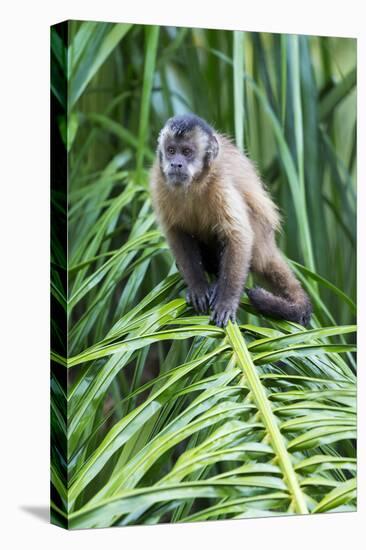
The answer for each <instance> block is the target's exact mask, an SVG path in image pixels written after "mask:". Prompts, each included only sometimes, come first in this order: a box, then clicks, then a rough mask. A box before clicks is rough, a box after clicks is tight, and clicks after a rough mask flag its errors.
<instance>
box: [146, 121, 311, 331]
mask: <svg viewBox="0 0 366 550" xmlns="http://www.w3.org/2000/svg"><path fill="white" fill-rule="evenodd" d="M173 120H174V119H173ZM199 120H201V119H199ZM168 123H169V121H168ZM168 123H167V125H166V127H164V129H163V132H162V134H161V136H160V142H159V147H158V153H159V155H158V157H160V161H159V158H157V160H156V162H155V163H154V165H153V167H152V170H151V179H150V181H151V192H152V200H153V205H154V208H155V211H156V214H157V217H158V219H159V221H160V224H161V226H162V228H163V231H164V233H165V235H166V237H167V240H168V243H169V245H170V247H171V249H172V252H173V254H174V255H175V257H176V260H177V264H178V267H179V269H180V270H181V272H182V275H183V277H184V279H185V280H186V283H187V285H188V299H190V300H191V301H192V303H193V305H194V306H195V308H196V309H197V310H199V311H205V310H206V309H207V307H208V305H210V306H211V307H212V310H213V316H212V317H213V319H214V320H215V322H216V323H217V324H218V325H221V326H223V325H225V324H226V323H227V321H228V319H232V320H235V312H236V308H237V307H238V304H239V299H240V295H241V292H242V290H243V287H244V284H245V281H246V278H247V275H248V272H249V270H251V271H253V272H254V273H257V274H260V275H262V276H264V278H265V279H266V280H267V282H268V284H269V285H270V287H271V289H272V290H273V291H274V292H275V293H276V294H277V295H274V294H272V293H270V292H268V291H266V290H264V289H262V288H253V289H247V293H248V296H249V298H250V300H251V302H252V304H253V305H254V306H255V307H256V308H257V309H258V310H259V311H260V312H262V313H267V314H269V315H272V316H275V317H281V318H285V319H288V320H292V321H297V322H299V323H302V324H306V323H307V322H308V321H309V317H310V314H311V306H310V302H309V299H308V297H307V295H306V293H305V292H304V290H303V289H302V287H301V285H300V283H299V282H298V280H297V279H296V277H295V276H294V274H293V272H292V271H291V269H290V268H289V267H288V265H287V263H286V262H285V260H284V259H283V258H282V256H281V253H280V252H279V250H278V248H277V246H276V242H275V232H276V230H278V229H279V227H280V217H279V214H278V210H277V207H276V206H275V204H274V203H273V202H272V200H271V199H270V197H269V195H268V193H267V191H266V190H265V189H264V186H263V184H262V182H261V180H260V178H259V176H258V174H257V172H256V170H255V168H254V166H253V164H252V162H251V161H250V160H249V159H248V158H247V157H246V156H245V155H244V154H243V153H241V152H240V151H239V150H238V148H237V147H236V146H235V145H233V143H232V142H231V141H230V140H229V139H227V138H226V137H225V136H223V135H221V134H219V133H217V132H215V131H213V130H212V136H213V138H215V139H214V141H215V143H216V144H218V150H215V154H211V156H209V162H208V163H207V164H208V165H207V166H204V167H203V168H202V169H201V170H198V173H194V170H193V169H191V168H189V163H187V166H188V168H187V170H188V171H189V170H191V172H192V173H193V178H192V181H191V183H190V184H189V185H187V186H186V185H180V186H177V185H168V184H167V177H166V174H165V173H164V171H163V169H162V148H163V147H164V140H166V139H171V138H172V137H173V138H174V131H172V130H171V123H170V126H169V125H168ZM167 127H168V129H166V128H167ZM167 136H168V137H167ZM184 136H185V138H186V139H187V140H188V142H189V140H191V142H192V143H193V144H194V145H195V147H196V150H198V153H197V157H199V156H200V155H201V156H202V154H203V152H204V151H207V147H208V145H207V143H206V142H205V139H204V138H205V131H203V130H202V129H201V128H200V127H197V126H195V127H194V128H193V130H192V129H190V130H189V131H186V132H185V134H184ZM178 138H179V136H178ZM208 139H209V138H208ZM202 142H203V143H202ZM173 143H174V142H173ZM216 149H217V147H216ZM197 162H198V160H197ZM172 166H173V164H172ZM179 166H181V165H179ZM211 250H213V251H214V254H213V255H212V254H211ZM210 262H211V263H210ZM205 270H206V271H211V272H214V273H215V274H216V275H217V277H218V280H217V283H216V284H215V285H211V286H210V285H209V284H208V282H207V278H206V275H205Z"/></svg>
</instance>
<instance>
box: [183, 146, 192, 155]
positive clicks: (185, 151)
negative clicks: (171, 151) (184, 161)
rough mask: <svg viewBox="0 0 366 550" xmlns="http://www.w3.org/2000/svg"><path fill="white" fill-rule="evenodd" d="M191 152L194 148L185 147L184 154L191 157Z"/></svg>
mask: <svg viewBox="0 0 366 550" xmlns="http://www.w3.org/2000/svg"><path fill="white" fill-rule="evenodd" d="M191 154H192V149H190V148H189V147H185V148H184V149H183V155H184V156H185V157H190V156H191Z"/></svg>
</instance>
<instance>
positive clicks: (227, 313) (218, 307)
mask: <svg viewBox="0 0 366 550" xmlns="http://www.w3.org/2000/svg"><path fill="white" fill-rule="evenodd" d="M236 310H237V306H236V305H233V304H232V303H225V302H216V303H215V305H214V306H213V308H212V313H211V321H213V322H214V323H215V325H216V326H218V327H222V328H223V327H226V325H227V324H228V322H229V321H231V322H232V323H235V320H236Z"/></svg>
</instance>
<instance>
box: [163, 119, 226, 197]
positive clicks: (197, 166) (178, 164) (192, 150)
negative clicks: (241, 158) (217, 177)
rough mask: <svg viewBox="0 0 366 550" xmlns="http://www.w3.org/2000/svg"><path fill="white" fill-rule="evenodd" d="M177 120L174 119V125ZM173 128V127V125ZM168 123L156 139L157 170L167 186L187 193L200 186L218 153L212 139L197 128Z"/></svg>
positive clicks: (214, 141)
mask: <svg viewBox="0 0 366 550" xmlns="http://www.w3.org/2000/svg"><path fill="white" fill-rule="evenodd" d="M176 120H177V119H173V121H176ZM175 124H176V123H175ZM175 124H174V123H172V122H171V121H168V122H167V124H166V125H165V127H164V128H163V130H162V131H161V133H160V136H159V142H158V154H159V163H160V169H161V171H162V174H163V176H164V179H165V181H166V183H167V185H169V186H171V187H174V188H183V189H186V188H187V187H189V186H190V185H191V184H192V183H193V182H199V181H200V180H201V179H202V177H203V175H204V174H205V173H207V171H208V170H209V167H210V164H211V162H212V160H213V159H214V158H215V157H216V155H217V152H218V143H217V140H216V138H215V137H214V135H213V134H212V133H211V134H209V133H208V132H206V131H204V130H202V128H200V127H199V126H197V125H196V126H193V127H192V126H190V127H189V128H186V127H184V131H182V123H181V122H180V126H179V127H178V129H177V126H176V125H175Z"/></svg>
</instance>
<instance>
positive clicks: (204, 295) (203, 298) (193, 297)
mask: <svg viewBox="0 0 366 550" xmlns="http://www.w3.org/2000/svg"><path fill="white" fill-rule="evenodd" d="M209 299H210V288H209V286H206V287H204V288H201V289H195V288H189V289H188V290H187V292H186V301H187V303H188V304H191V305H192V306H193V307H194V309H195V310H196V312H197V313H207V311H208V305H209Z"/></svg>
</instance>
